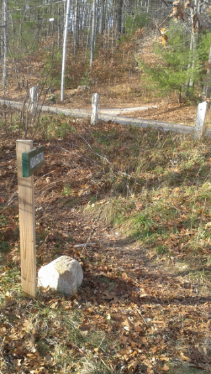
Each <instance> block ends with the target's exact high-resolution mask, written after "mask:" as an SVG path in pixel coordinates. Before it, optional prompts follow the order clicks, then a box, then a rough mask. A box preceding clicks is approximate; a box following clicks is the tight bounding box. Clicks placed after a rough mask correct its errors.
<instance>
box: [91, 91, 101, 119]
mask: <svg viewBox="0 0 211 374" xmlns="http://www.w3.org/2000/svg"><path fill="white" fill-rule="evenodd" d="M98 100H99V94H98V93H94V94H93V95H92V116H91V124H92V125H96V124H97V122H98Z"/></svg>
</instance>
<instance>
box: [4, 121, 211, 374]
mask: <svg viewBox="0 0 211 374" xmlns="http://www.w3.org/2000/svg"><path fill="white" fill-rule="evenodd" d="M5 130H7V132H6V131H5ZM17 131H18V130H17ZM29 131H30V129H29ZM19 136H20V138H21V137H22V133H20V135H19V134H18V132H16V130H14V129H13V131H12V132H11V129H10V128H6V129H2V130H1V147H0V177H1V178H0V204H1V205H0V256H1V257H0V275H1V277H0V292H1V294H0V301H1V310H0V320H1V324H0V339H1V342H0V370H1V372H2V373H4V374H6V373H12V374H13V373H37V374H38V373H39V374H41V373H52V374H53V373H78V374H79V373H80V374H86V373H87V374H103V373H105V374H107V373H116V374H117V373H118V374H120V373H122V374H126V373H127V374H132V373H148V374H156V373H157V374H159V373H165V372H167V373H171V374H173V373H175V374H179V373H186V374H191V373H202V372H205V373H210V372H211V356H210V353H211V335H210V317H211V283H210V280H211V277H210V274H211V273H210V264H211V231H210V230H211V223H210V221H211V173H210V170H211V140H210V139H205V140H204V141H203V142H197V141H194V140H193V139H192V137H191V136H190V135H181V134H178V133H174V132H169V133H164V132H163V131H162V130H161V129H160V130H159V131H157V130H154V129H151V128H148V129H140V128H136V127H132V126H120V125H117V124H115V123H111V122H110V123H103V122H101V123H99V124H98V125H97V126H95V127H91V126H90V125H89V122H88V121H85V120H77V119H76V118H72V117H70V118H68V117H67V118H65V117H63V116H61V115H57V116H50V115H45V116H43V117H41V118H40V128H39V131H38V132H37V133H36V136H35V137H34V145H35V146H36V145H38V144H42V145H44V146H45V165H44V167H43V168H42V169H41V170H40V171H38V172H37V173H36V175H35V204H36V238H37V239H36V244H37V270H38V269H39V268H40V267H41V266H42V265H45V264H47V263H49V262H50V261H52V260H53V259H55V258H57V257H58V256H60V255H69V256H72V257H74V258H75V259H77V260H78V261H79V262H80V263H81V264H82V267H83V271H84V281H83V283H82V286H81V287H80V289H79V291H78V294H77V295H76V296H75V297H72V298H70V297H67V296H65V295H62V294H59V293H56V292H54V291H51V290H49V289H45V290H44V289H40V290H39V291H38V298H37V299H36V300H31V299H30V298H27V297H26V296H25V295H24V294H22V292H21V284H20V247H19V228H18V196H17V169H16V154H15V140H16V139H18V137H19ZM29 138H30V134H29Z"/></svg>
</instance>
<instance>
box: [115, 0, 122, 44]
mask: <svg viewBox="0 0 211 374" xmlns="http://www.w3.org/2000/svg"><path fill="white" fill-rule="evenodd" d="M122 9H123V0H117V4H116V31H117V34H118V39H119V36H120V34H121V33H122Z"/></svg>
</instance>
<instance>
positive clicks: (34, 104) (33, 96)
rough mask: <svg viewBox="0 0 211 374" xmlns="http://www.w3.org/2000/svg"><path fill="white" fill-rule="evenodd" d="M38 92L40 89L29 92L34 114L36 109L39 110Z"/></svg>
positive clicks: (34, 88) (33, 88)
mask: <svg viewBox="0 0 211 374" xmlns="http://www.w3.org/2000/svg"><path fill="white" fill-rule="evenodd" d="M38 90H39V87H38V86H36V87H32V88H30V90H29V95H30V109H31V112H32V114H33V115H34V114H35V111H36V108H37V103H38Z"/></svg>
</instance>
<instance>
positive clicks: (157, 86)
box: [0, 0, 211, 102]
mask: <svg viewBox="0 0 211 374" xmlns="http://www.w3.org/2000/svg"><path fill="white" fill-rule="evenodd" d="M1 3H2V4H1V5H2V12H1V21H0V22H1V23H0V46H1V47H0V59H1V69H0V72H1V76H2V79H1V85H2V89H5V90H7V89H8V88H9V86H10V87H13V88H14V87H17V88H20V87H22V86H27V87H29V86H30V87H31V86H32V85H36V84H39V85H40V86H41V87H45V88H46V87H53V88H54V89H55V88H57V89H58V88H59V87H60V84H61V83H60V82H61V63H62V49H63V31H64V21H65V11H66V8H65V7H66V2H65V1H54V0H52V1H41V0H36V1H30V0H29V1H18V2H17V1H15V0H13V1H11V0H2V1H1ZM210 14H211V13H210V4H209V2H208V1H200V0H192V1H174V2H173V1H166V0H159V1H153V0H148V1H143V0H142V1H141V0H132V1H129V0H106V1H103V0H94V1H89V0H84V1H79V0H74V1H73V0H72V1H70V14H69V27H68V42H67V60H66V78H65V85H66V87H67V88H72V89H73V88H76V87H77V86H78V85H87V86H89V85H93V84H96V83H102V84H103V83H107V82H109V83H116V82H122V81H126V80H129V78H130V77H131V76H133V75H134V74H137V72H139V73H140V74H139V78H138V79H140V86H141V85H143V86H144V89H146V92H147V91H149V90H151V94H152V95H154V94H155V93H159V94H160V95H169V94H171V93H172V92H174V93H175V92H176V94H177V96H178V101H179V102H180V101H181V100H182V97H187V96H190V97H195V96H197V97H198V98H204V97H209V96H210V61H211V50H210V43H211V16H210ZM149 41H150V48H151V50H152V53H151V55H150V60H149V58H148V56H147V53H145V52H146V50H145V42H148V44H149ZM146 56H147V57H146ZM140 90H141V88H140Z"/></svg>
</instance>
